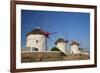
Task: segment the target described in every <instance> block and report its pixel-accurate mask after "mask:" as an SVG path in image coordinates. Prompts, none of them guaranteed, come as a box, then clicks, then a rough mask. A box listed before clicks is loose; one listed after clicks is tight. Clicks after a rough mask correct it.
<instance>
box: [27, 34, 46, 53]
mask: <svg viewBox="0 0 100 73" xmlns="http://www.w3.org/2000/svg"><path fill="white" fill-rule="evenodd" d="M36 41H37V42H36ZM26 47H35V48H38V51H45V49H46V37H45V36H44V35H39V34H30V35H28V36H27V40H26Z"/></svg>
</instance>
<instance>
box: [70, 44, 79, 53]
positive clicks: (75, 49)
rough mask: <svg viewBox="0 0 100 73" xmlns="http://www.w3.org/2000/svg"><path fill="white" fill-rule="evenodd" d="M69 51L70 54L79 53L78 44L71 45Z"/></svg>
mask: <svg viewBox="0 0 100 73" xmlns="http://www.w3.org/2000/svg"><path fill="white" fill-rule="evenodd" d="M70 53H71V54H79V53H80V51H79V46H78V45H71V48H70Z"/></svg>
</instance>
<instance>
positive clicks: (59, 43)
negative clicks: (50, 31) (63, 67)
mask: <svg viewBox="0 0 100 73" xmlns="http://www.w3.org/2000/svg"><path fill="white" fill-rule="evenodd" d="M67 42H68V41H65V40H64V39H63V38H58V39H57V41H56V42H55V45H56V47H57V48H58V49H59V50H61V52H63V53H64V54H67V50H66V43H67Z"/></svg>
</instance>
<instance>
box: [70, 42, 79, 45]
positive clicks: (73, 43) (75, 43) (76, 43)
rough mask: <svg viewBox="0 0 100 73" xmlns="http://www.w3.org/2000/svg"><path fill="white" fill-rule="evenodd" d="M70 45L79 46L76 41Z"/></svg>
mask: <svg viewBox="0 0 100 73" xmlns="http://www.w3.org/2000/svg"><path fill="white" fill-rule="evenodd" d="M71 45H79V43H78V42H76V41H72V43H71Z"/></svg>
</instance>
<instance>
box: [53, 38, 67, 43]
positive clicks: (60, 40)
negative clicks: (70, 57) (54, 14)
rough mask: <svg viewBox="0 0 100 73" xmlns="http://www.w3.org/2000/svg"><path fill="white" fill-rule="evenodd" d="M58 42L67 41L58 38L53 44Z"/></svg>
mask: <svg viewBox="0 0 100 73" xmlns="http://www.w3.org/2000/svg"><path fill="white" fill-rule="evenodd" d="M58 42H59V43H61V42H65V43H67V41H65V40H64V39H63V38H58V39H57V41H56V42H55V44H57V43H58Z"/></svg>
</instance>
